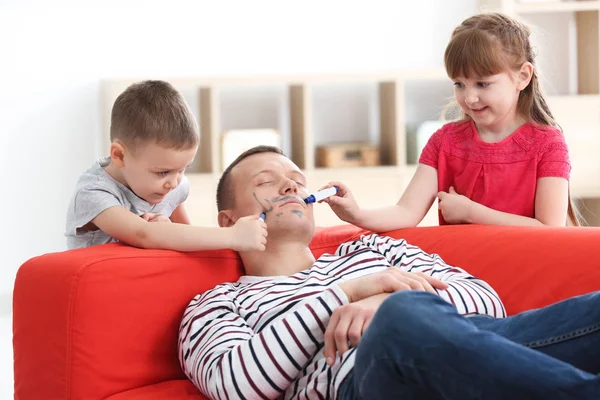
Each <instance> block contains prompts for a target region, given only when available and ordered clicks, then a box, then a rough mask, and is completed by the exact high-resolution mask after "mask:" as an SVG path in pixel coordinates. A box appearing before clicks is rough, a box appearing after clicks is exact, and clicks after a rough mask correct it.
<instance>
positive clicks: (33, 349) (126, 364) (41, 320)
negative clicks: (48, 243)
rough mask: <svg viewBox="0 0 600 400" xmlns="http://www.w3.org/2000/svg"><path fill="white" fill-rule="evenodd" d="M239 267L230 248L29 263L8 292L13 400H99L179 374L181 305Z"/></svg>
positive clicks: (94, 253) (73, 255) (91, 253)
mask: <svg viewBox="0 0 600 400" xmlns="http://www.w3.org/2000/svg"><path fill="white" fill-rule="evenodd" d="M241 272H242V270H241V263H240V261H239V258H238V257H237V255H236V253H234V252H232V251H205V252H198V253H188V254H184V253H178V252H172V251H160V250H141V249H136V248H132V247H127V246H123V245H119V244H109V245H103V246H96V247H91V248H87V249H81V250H72V251H66V252H61V253H53V254H46V255H43V256H40V257H37V258H33V259H31V260H29V261H28V262H26V263H25V264H23V265H22V266H21V268H20V269H19V271H18V273H17V278H16V281H15V288H14V294H13V345H14V360H15V398H16V399H24V400H25V399H27V400H28V399H40V398H45V399H56V398H64V399H90V400H92V399H104V398H106V397H108V396H110V395H112V394H115V393H119V392H122V391H125V390H128V389H132V388H137V387H142V386H145V385H149V384H153V383H157V382H161V381H166V380H169V379H182V378H185V376H184V374H183V372H182V371H181V369H180V366H179V364H178V362H177V360H178V357H177V335H178V329H179V323H180V318H181V315H182V313H183V311H184V309H185V307H186V306H187V304H188V303H189V302H190V300H191V299H192V298H193V297H194V296H195V295H196V294H198V293H199V292H202V291H204V290H207V289H209V288H212V287H214V286H215V285H217V284H218V283H221V282H224V281H235V280H236V279H237V278H238V276H239V275H240V274H241Z"/></svg>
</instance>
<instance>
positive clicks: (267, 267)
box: [240, 239, 315, 276]
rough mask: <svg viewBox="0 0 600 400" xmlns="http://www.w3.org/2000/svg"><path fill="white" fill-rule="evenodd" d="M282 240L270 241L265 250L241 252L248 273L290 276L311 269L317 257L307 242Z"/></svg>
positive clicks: (253, 274)
mask: <svg viewBox="0 0 600 400" xmlns="http://www.w3.org/2000/svg"><path fill="white" fill-rule="evenodd" d="M267 240H268V239H267ZM282 242H283V241H279V242H276V241H270V242H268V243H267V249H266V250H265V251H253V252H246V253H240V257H241V258H242V262H243V263H244V269H245V271H246V275H250V276H278V275H285V276H289V275H293V274H295V273H298V272H300V271H304V270H305V269H309V268H310V267H311V266H312V265H313V264H314V262H315V257H314V256H313V254H312V252H311V251H310V248H309V247H308V246H307V245H306V243H304V242H303V241H297V242H296V241H294V242H289V241H287V242H285V243H282Z"/></svg>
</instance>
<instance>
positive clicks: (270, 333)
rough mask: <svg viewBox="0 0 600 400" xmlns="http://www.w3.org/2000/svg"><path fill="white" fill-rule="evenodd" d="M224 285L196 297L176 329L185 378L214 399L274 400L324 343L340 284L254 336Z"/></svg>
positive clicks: (338, 300) (341, 296)
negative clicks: (177, 329) (258, 399)
mask: <svg viewBox="0 0 600 400" xmlns="http://www.w3.org/2000/svg"><path fill="white" fill-rule="evenodd" d="M231 296H232V294H231V293H230V292H229V291H228V289H227V288H226V287H225V286H219V287H217V288H216V289H214V290H211V291H209V292H206V293H205V294H203V295H202V296H200V295H198V296H197V297H196V298H195V299H194V300H193V301H192V302H191V303H190V305H189V306H188V307H187V309H186V311H185V313H184V316H183V320H182V323H181V327H180V330H179V360H180V363H181V366H182V368H183V370H184V372H185V373H186V375H187V376H188V377H189V378H190V379H191V380H192V382H194V384H195V385H196V387H198V388H199V389H200V390H201V391H202V392H203V393H204V394H205V395H207V396H209V397H210V398H213V399H224V398H228V399H255V398H263V399H276V398H279V396H281V394H282V393H283V392H284V391H285V390H286V389H287V388H288V386H289V385H290V384H291V383H292V382H293V381H294V380H295V378H296V376H297V375H298V372H299V371H300V370H301V369H302V368H304V366H305V365H306V363H307V362H308V361H309V360H311V359H312V358H313V357H314V355H315V354H316V352H317V351H318V350H319V348H320V347H321V345H322V344H323V335H324V332H325V327H326V326H327V324H328V322H329V318H330V316H331V313H332V312H333V310H334V309H335V308H337V307H339V306H341V305H343V304H344V303H345V301H346V296H345V294H344V292H343V291H342V290H341V289H340V288H339V287H338V286H335V285H334V286H331V287H330V288H329V289H327V290H326V291H324V292H323V293H321V294H320V295H319V296H315V297H312V298H309V299H308V300H306V301H305V302H303V303H302V305H301V306H299V307H296V308H295V309H294V310H293V312H289V313H287V314H285V317H283V318H279V319H276V320H274V322H271V323H270V324H269V325H267V326H265V327H264V328H263V329H262V330H261V332H255V331H253V329H252V328H251V327H250V326H249V324H248V323H247V322H246V320H244V318H242V317H241V316H240V314H239V312H238V305H237V304H236V303H235V302H234V301H233V300H232V297H231Z"/></svg>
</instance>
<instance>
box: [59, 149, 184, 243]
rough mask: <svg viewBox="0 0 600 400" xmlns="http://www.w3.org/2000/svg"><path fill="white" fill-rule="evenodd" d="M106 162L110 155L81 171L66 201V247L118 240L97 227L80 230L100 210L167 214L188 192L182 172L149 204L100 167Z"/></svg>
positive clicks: (106, 163) (138, 213) (171, 211)
mask: <svg viewBox="0 0 600 400" xmlns="http://www.w3.org/2000/svg"><path fill="white" fill-rule="evenodd" d="M109 163H110V157H104V158H101V159H100V160H98V161H96V163H94V165H93V166H92V167H91V168H90V169H88V170H87V171H85V172H84V173H83V174H82V175H81V176H80V177H79V180H78V181H77V185H76V187H75V193H74V194H73V197H72V198H71V201H70V203H69V209H68V211H67V231H66V233H65V236H66V237H67V247H68V248H69V249H76V248H80V247H88V246H94V245H97V244H104V243H110V242H117V241H118V240H117V239H115V238H113V237H110V236H108V235H107V234H106V233H104V232H102V231H101V230H99V229H96V230H93V231H83V230H81V228H82V227H84V226H85V225H86V224H88V223H89V222H91V221H92V220H93V219H94V218H96V217H97V216H98V214H100V213H101V212H102V211H104V210H106V209H109V208H111V207H115V206H121V207H125V208H126V209H127V210H129V211H131V212H132V213H134V214H136V215H143V214H145V213H147V212H149V213H157V214H163V215H166V216H168V217H170V216H171V213H173V211H174V210H175V209H176V208H177V206H179V205H180V204H181V203H183V202H184V201H185V200H186V199H187V196H188V194H189V191H190V185H189V183H188V180H187V178H186V177H185V176H184V177H183V179H182V180H181V183H180V184H179V185H178V186H177V187H176V188H175V189H173V190H171V192H169V194H167V195H166V196H165V198H164V200H163V201H162V202H160V203H158V204H154V205H152V204H149V203H148V202H147V201H145V200H143V199H141V198H139V197H138V196H137V195H136V194H135V193H133V192H132V191H131V190H130V189H129V188H127V187H126V186H125V185H123V184H121V183H119V182H117V181H116V180H115V179H113V177H111V176H110V175H109V174H108V173H107V172H106V171H105V170H104V168H103V167H106V166H107V165H108V164H109Z"/></svg>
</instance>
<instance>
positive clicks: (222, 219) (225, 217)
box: [217, 210, 235, 228]
mask: <svg viewBox="0 0 600 400" xmlns="http://www.w3.org/2000/svg"><path fill="white" fill-rule="evenodd" d="M217 220H218V222H219V226H220V227H221V228H229V227H231V226H233V224H235V221H234V219H233V212H232V211H231V210H223V211H219V215H218V216H217Z"/></svg>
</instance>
